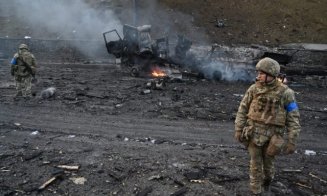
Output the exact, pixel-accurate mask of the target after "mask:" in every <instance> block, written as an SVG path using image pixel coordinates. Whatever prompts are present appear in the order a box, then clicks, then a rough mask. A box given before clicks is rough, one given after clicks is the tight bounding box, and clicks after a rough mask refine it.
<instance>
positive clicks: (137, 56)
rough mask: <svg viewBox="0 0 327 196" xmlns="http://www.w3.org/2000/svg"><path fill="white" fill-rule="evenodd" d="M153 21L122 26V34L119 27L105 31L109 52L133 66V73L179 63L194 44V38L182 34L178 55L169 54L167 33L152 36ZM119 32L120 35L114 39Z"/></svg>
mask: <svg viewBox="0 0 327 196" xmlns="http://www.w3.org/2000/svg"><path fill="white" fill-rule="evenodd" d="M150 32H151V25H143V26H138V27H134V26H130V25H127V24H125V25H124V26H123V37H122V36H120V34H119V33H118V31H117V30H116V29H114V30H110V31H107V32H104V33H103V37H104V40H105V45H106V48H107V52H108V53H109V54H111V55H114V56H115V57H116V58H118V59H120V61H121V64H122V65H125V66H126V67H128V68H130V73H131V75H132V76H139V75H140V74H141V73H149V72H150V71H151V69H153V68H154V67H165V66H167V65H168V66H172V65H176V66H177V65H178V64H180V62H182V61H180V62H177V60H176V59H179V60H182V59H183V58H185V57H186V52H187V51H188V50H189V49H190V48H191V45H192V42H191V41H190V40H188V39H186V38H185V37H184V36H182V35H179V36H178V41H177V45H176V46H175V56H173V57H172V56H170V51H169V40H168V37H162V38H159V39H152V38H151V34H150ZM114 36H116V37H117V39H115V40H112V37H114Z"/></svg>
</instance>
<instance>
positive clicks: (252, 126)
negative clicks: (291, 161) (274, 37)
mask: <svg viewBox="0 0 327 196" xmlns="http://www.w3.org/2000/svg"><path fill="white" fill-rule="evenodd" d="M256 71H257V77H256V80H257V81H256V83H255V84H253V85H252V86H250V88H249V89H248V90H247V91H246V93H245V95H244V97H243V99H242V101H241V103H240V106H239V108H238V112H237V115H236V120H235V135H234V137H235V139H236V140H237V141H239V142H241V143H243V144H244V145H245V146H246V147H247V149H248V152H249V154H250V157H251V160H250V190H251V192H252V194H253V195H261V194H262V193H263V192H264V191H265V190H269V187H270V184H271V181H272V180H273V178H274V159H275V156H276V155H278V154H280V153H281V152H282V151H284V153H285V154H292V153H294V151H295V145H296V139H297V137H298V135H299V132H300V128H301V127H300V123H299V118H300V114H299V109H298V105H297V103H296V100H295V96H294V91H293V90H292V89H290V88H289V87H288V86H286V85H285V84H283V83H282V82H281V81H279V80H278V79H277V77H278V75H279V74H280V65H279V64H278V62H277V61H275V60H273V59H271V58H264V59H261V60H260V61H259V62H258V63H257V65H256ZM284 134H286V135H287V141H284V139H283V136H284Z"/></svg>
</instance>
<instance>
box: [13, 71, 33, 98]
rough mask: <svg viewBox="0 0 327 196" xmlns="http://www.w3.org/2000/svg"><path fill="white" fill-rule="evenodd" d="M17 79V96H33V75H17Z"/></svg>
mask: <svg viewBox="0 0 327 196" xmlns="http://www.w3.org/2000/svg"><path fill="white" fill-rule="evenodd" d="M15 80H16V91H17V93H16V97H18V96H23V97H31V96H32V76H31V75H29V76H24V77H21V76H15Z"/></svg>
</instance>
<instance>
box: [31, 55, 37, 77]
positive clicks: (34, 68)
mask: <svg viewBox="0 0 327 196" xmlns="http://www.w3.org/2000/svg"><path fill="white" fill-rule="evenodd" d="M31 69H32V72H33V74H34V75H35V73H36V60H35V57H34V55H32V65H31Z"/></svg>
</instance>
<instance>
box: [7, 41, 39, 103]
mask: <svg viewBox="0 0 327 196" xmlns="http://www.w3.org/2000/svg"><path fill="white" fill-rule="evenodd" d="M10 64H11V75H12V76H14V77H15V81H16V90H17V93H16V95H15V98H19V97H23V98H26V99H28V98H31V97H32V91H31V89H32V78H33V77H35V73H36V62H35V57H34V55H33V54H32V53H31V52H29V50H28V46H27V45H26V44H20V45H19V48H18V52H17V53H15V55H14V57H13V58H12V60H11V62H10Z"/></svg>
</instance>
